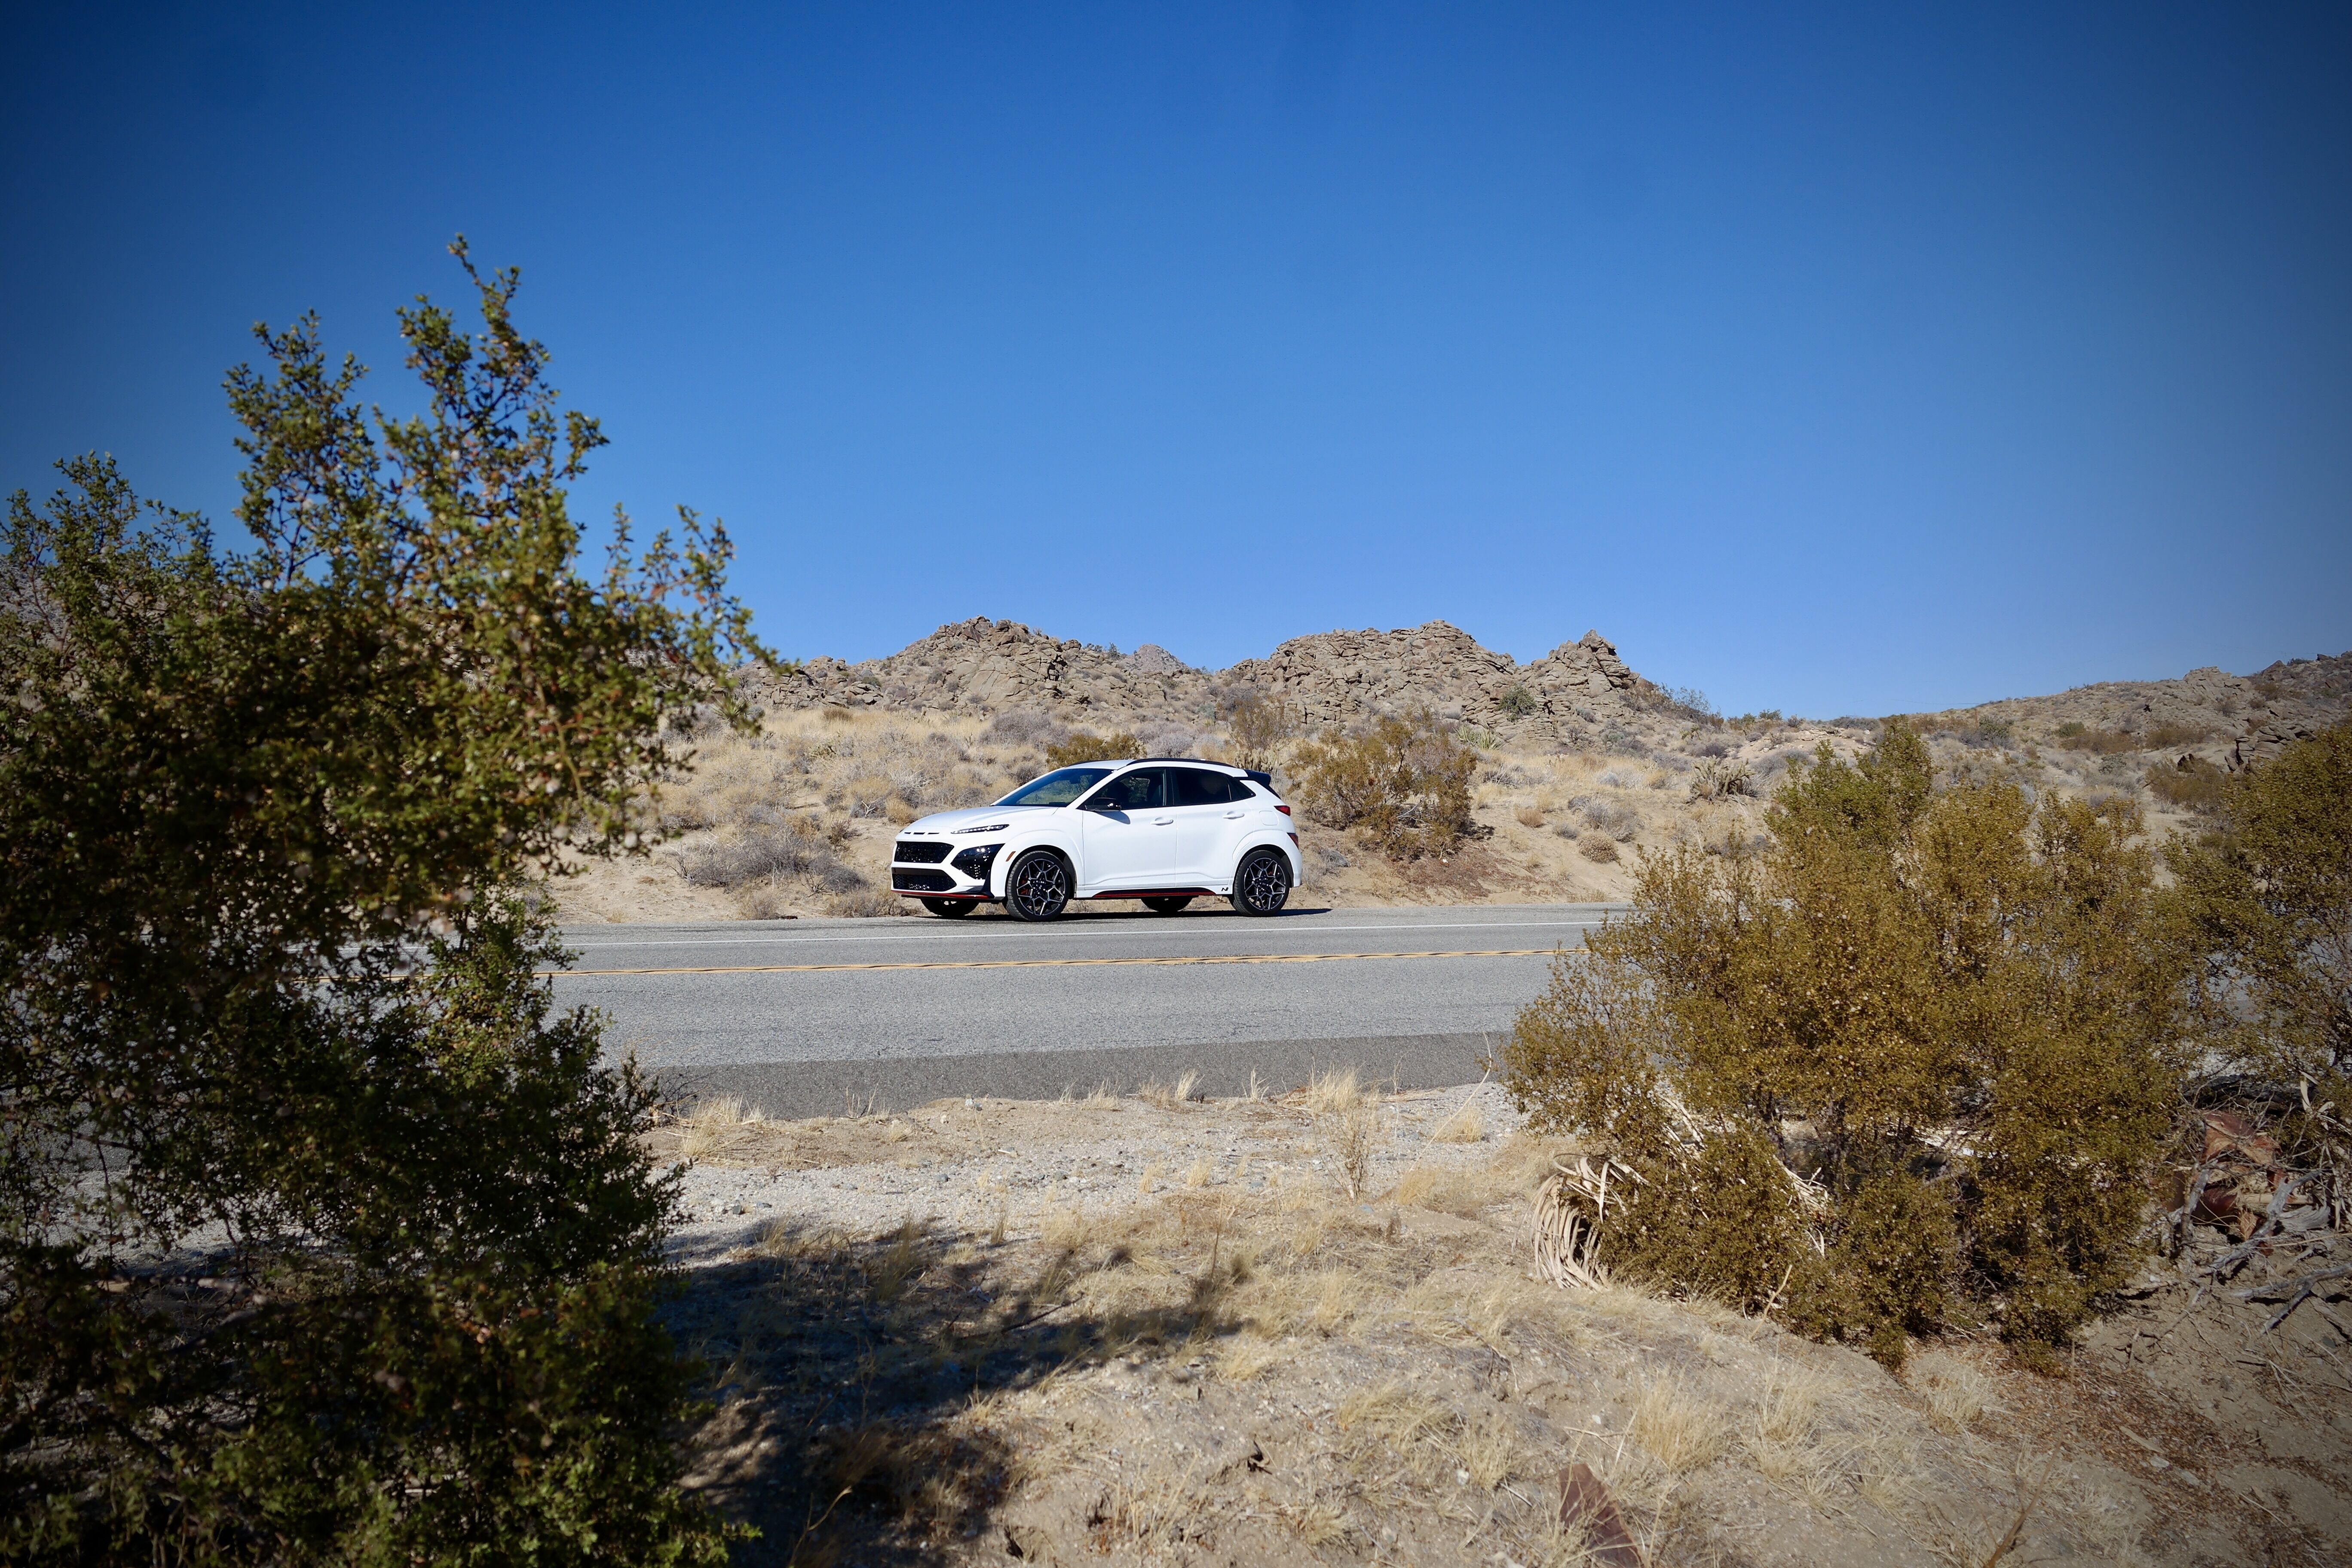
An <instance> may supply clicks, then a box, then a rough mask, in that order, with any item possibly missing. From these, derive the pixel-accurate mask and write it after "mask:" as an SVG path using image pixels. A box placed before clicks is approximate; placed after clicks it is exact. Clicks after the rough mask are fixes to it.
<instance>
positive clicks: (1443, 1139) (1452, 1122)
mask: <svg viewBox="0 0 2352 1568" xmlns="http://www.w3.org/2000/svg"><path fill="white" fill-rule="evenodd" d="M1429 1141H1430V1142H1433V1143H1483V1142H1486V1113H1485V1112H1483V1111H1481V1110H1479V1109H1478V1102H1477V1101H1476V1100H1472V1099H1465V1100H1463V1102H1462V1103H1461V1104H1459V1105H1457V1106H1455V1107H1454V1109H1453V1110H1451V1111H1449V1112H1447V1113H1446V1115H1445V1117H1444V1120H1443V1121H1439V1122H1438V1124H1437V1125H1436V1126H1434V1127H1433V1128H1431V1129H1430V1130H1429Z"/></svg>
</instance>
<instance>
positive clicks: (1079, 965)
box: [536, 947, 1582, 976]
mask: <svg viewBox="0 0 2352 1568" xmlns="http://www.w3.org/2000/svg"><path fill="white" fill-rule="evenodd" d="M1557 951H1559V950H1558V949H1555V948H1549V947H1496V948H1483V949H1479V950H1476V951H1474V952H1230V953H1213V954H1203V955H1197V956H1193V957H1189V958H989V959H978V958H972V959H959V960H950V961H942V962H939V963H745V964H728V965H711V966H709V967H707V968H692V969H541V970H539V971H537V972H536V973H540V974H543V975H559V976H560V975H575V974H810V973H823V972H829V971H839V970H859V971H866V970H885V969H1084V968H1092V967H1096V966H1098V965H1107V964H1134V963H1142V964H1192V963H1334V962H1338V961H1339V960H1346V959H1359V958H1545V957H1549V955H1550V954H1551V953H1553V952H1557ZM1568 951H1570V952H1580V951H1582V950H1581V949H1577V948H1570V949H1569V950H1568Z"/></svg>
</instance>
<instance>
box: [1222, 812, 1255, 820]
mask: <svg viewBox="0 0 2352 1568" xmlns="http://www.w3.org/2000/svg"><path fill="white" fill-rule="evenodd" d="M1248 815H1249V813H1248V812H1246V811H1229V812H1227V813H1225V820H1226V821H1227V822H1239V821H1240V820H1241V819H1242V818H1243V817H1244V816H1248Z"/></svg>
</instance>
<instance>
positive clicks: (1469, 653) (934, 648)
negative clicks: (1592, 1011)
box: [762, 616, 1690, 750]
mask: <svg viewBox="0 0 2352 1568" xmlns="http://www.w3.org/2000/svg"><path fill="white" fill-rule="evenodd" d="M762 686H763V700H764V701H765V702H766V703H767V704H768V706H770V707H772V708H782V709H802V708H818V707H829V706H831V707H844V708H849V709H853V710H856V709H878V710H886V711H899V712H910V713H922V712H934V713H967V714H999V713H1008V712H1022V711H1025V712H1034V713H1036V714H1038V715H1040V716H1043V717H1045V718H1049V719H1052V720H1054V721H1057V722H1061V723H1066V724H1085V725H1091V726H1093V727H1095V728H1097V729H1098V730H1114V729H1121V730H1134V731H1137V732H1139V733H1142V732H1145V731H1150V730H1151V729H1152V728H1154V727H1155V726H1160V727H1165V726H1169V725H1177V724H1190V725H1195V726H1197V725H1200V724H1203V723H1213V722H1214V721H1216V720H1217V719H1218V718H1220V717H1221V716H1222V715H1223V714H1225V713H1227V712H1230V711H1231V710H1232V708H1233V706H1234V704H1235V703H1237V702H1239V701H1241V700H1244V699H1246V698H1249V697H1251V696H1256V697H1260V698H1263V699H1265V700H1269V701H1273V702H1276V703H1279V704H1281V705H1282V706H1283V707H1284V708H1285V709H1286V710H1288V711H1289V712H1290V713H1291V714H1292V715H1293V716H1294V717H1295V720H1296V721H1297V722H1298V723H1299V724H1301V725H1302V726H1304V727H1306V728H1308V729H1320V728H1322V727H1323V726H1325V725H1329V724H1349V723H1353V722H1356V721H1359V720H1362V719H1365V718H1370V717H1373V716H1376V715H1379V714H1382V713H1392V712H1402V711H1404V710H1408V709H1412V708H1415V707H1421V706H1427V707H1429V708H1432V709H1433V710H1436V711H1437V712H1438V713H1439V714H1441V715H1442V716H1444V717H1445V718H1448V719H1454V720H1458V721H1463V722H1465V723H1471V724H1475V725H1478V726H1479V727H1481V728H1483V729H1485V730H1487V731H1491V732H1492V733H1494V734H1495V735H1496V736H1498V737H1502V738H1506V739H1508V740H1511V741H1514V742H1518V743H1520V744H1526V745H1536V744H1566V745H1570V746H1574V747H1578V748H1580V749H1595V750H1597V749H1604V748H1610V747H1624V748H1632V747H1635V746H1642V747H1647V746H1651V745H1654V744H1657V743H1660V742H1662V741H1663V740H1664V739H1667V738H1670V737H1671V735H1673V734H1675V733H1679V732H1680V731H1682V730H1685V729H1687V728H1688V726H1689V722H1690V718H1689V716H1687V715H1685V714H1684V713H1682V712H1681V711H1680V710H1676V709H1675V707H1674V705H1673V704H1672V703H1671V702H1669V700H1668V699H1667V696H1666V694H1665V692H1664V690H1662V689H1660V688H1658V687H1657V686H1655V685H1654V684H1653V683H1652V682H1650V681H1648V680H1645V679H1643V678H1642V677H1641V676H1639V675H1637V674H1635V673H1634V672H1633V670H1632V669H1630V668H1627V667H1626V665H1625V664H1624V662H1623V661H1622V660H1621V659H1620V658H1618V657H1617V650H1616V648H1615V647H1613V646H1612V645H1611V644H1610V642H1609V640H1608V639H1607V638H1605V637H1602V636H1601V634H1600V633H1599V632H1597V631H1596V632H1587V633H1585V634H1584V636H1583V637H1580V638H1578V639H1577V640H1576V641H1574V642H1566V643H1562V644H1560V645H1559V647H1556V648H1554V649H1553V650H1552V651H1551V652H1550V653H1549V654H1547V655H1545V656H1544V657H1543V658H1540V659H1538V660H1536V661H1535V662H1533V663H1531V664H1520V663H1519V662H1518V661H1517V660H1516V659H1514V658H1511V656H1510V655H1508V654H1507V653H1496V652H1495V651H1494V650H1493V649H1491V648H1487V647H1481V646H1480V645H1479V643H1478V641H1477V639H1476V638H1475V637H1471V636H1470V634H1468V633H1467V632H1465V631H1463V630H1462V629H1461V628H1459V627H1458V626H1450V625H1448V624H1447V623H1445V622H1444V621H1431V622H1429V623H1427V624H1426V625H1423V626H1415V627H1412V629H1410V630H1402V631H1387V632H1382V631H1374V630H1370V629H1367V630H1364V631H1360V632H1349V631H1334V632H1320V633H1318V634H1316V635H1314V636H1312V637H1293V638H1292V639H1291V640H1290V641H1288V642H1286V643H1284V644H1283V645H1282V646H1281V647H1277V648H1276V649H1275V650H1274V652H1273V653H1272V654H1270V655H1268V656H1267V657H1266V658H1253V659H1244V660H1243V661H1242V662H1241V663H1239V664H1236V665H1234V666H1233V667H1232V668H1229V669H1222V670H1204V669H1195V668H1192V667H1191V666H1189V665H1186V664H1184V663H1183V662H1182V661H1181V660H1180V659H1178V658H1175V657H1174V656H1172V655H1171V654H1170V653H1169V652H1168V651H1167V650H1166V649H1164V648H1160V647H1154V646H1150V645H1147V646H1145V647H1141V648H1139V649H1137V650H1136V651H1135V652H1133V653H1131V654H1125V655H1122V654H1120V653H1119V652H1118V650H1117V649H1116V648H1106V647H1094V646H1090V645H1087V644H1084V643H1080V642H1076V641H1074V640H1068V639H1064V638H1058V637H1047V636H1045V634H1043V633H1041V632H1037V631H1035V630H1033V629H1032V628H1030V627H1028V626H1022V625H1021V624H1019V623H1018V622H1014V621H992V620H989V619H987V618H986V617H984V616H983V617H976V618H974V619H972V620H969V621H960V622H958V623H956V624H955V625H953V626H941V627H940V629H939V630H938V631H936V632H933V633H932V634H931V635H930V636H929V637H924V638H923V639H922V640H921V641H919V642H915V643H911V644H909V645H908V646H907V647H904V648H901V649H900V650H899V651H898V652H897V653H894V654H892V655H890V656H889V657H888V658H878V659H869V660H866V661H865V662H864V663H860V664H844V663H842V662H841V661H840V660H839V659H833V658H818V659H812V660H810V661H809V662H808V663H807V664H806V665H804V666H803V667H802V668H800V669H799V670H797V671H793V672H789V673H782V674H772V675H763V678H762Z"/></svg>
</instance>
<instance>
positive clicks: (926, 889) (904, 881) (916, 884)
mask: <svg viewBox="0 0 2352 1568" xmlns="http://www.w3.org/2000/svg"><path fill="white" fill-rule="evenodd" d="M890 886H891V887H892V888H894V889H897V890H898V891H899V892H902V893H944V892H946V891H947V890H948V889H950V888H952V887H954V886H955V879H954V878H953V877H950V876H949V875H948V874H947V873H946V872H945V871H909V870H907V869H905V868H892V870H891V872H890Z"/></svg>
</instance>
